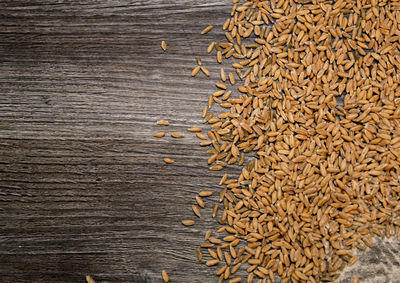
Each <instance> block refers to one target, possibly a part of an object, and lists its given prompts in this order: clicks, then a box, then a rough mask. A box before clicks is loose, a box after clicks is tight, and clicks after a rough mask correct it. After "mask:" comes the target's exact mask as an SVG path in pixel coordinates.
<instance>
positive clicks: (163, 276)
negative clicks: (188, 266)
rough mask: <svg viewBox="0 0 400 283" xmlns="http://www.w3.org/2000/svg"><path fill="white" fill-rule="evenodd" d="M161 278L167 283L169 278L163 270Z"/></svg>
mask: <svg viewBox="0 0 400 283" xmlns="http://www.w3.org/2000/svg"><path fill="white" fill-rule="evenodd" d="M161 276H162V279H163V280H164V282H165V283H168V280H169V277H168V274H167V272H166V271H165V270H162V271H161Z"/></svg>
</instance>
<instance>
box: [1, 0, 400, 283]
mask: <svg viewBox="0 0 400 283" xmlns="http://www.w3.org/2000/svg"><path fill="white" fill-rule="evenodd" d="M230 7H231V4H230V1H226V0H224V1H218V0H206V1H183V0H173V1H166V0H164V1H161V0H153V1H142V0H135V1H123V0H119V1H118V0H114V1H106V0H86V1H84V0H80V1H62V0H59V1H54V0H51V1H50V0H42V1H28V0H24V1H22V0H21V1H14V0H12V1H11V0H4V1H1V4H0V8H1V9H0V14H1V16H0V27H1V29H0V33H1V36H0V56H1V59H0V97H1V98H0V157H1V159H0V203H1V206H0V278H1V279H0V281H1V282H60V283H61V282H84V281H85V280H84V276H85V275H86V274H91V275H92V276H93V277H94V279H95V280H96V282H161V270H162V269H166V270H167V271H168V273H169V274H170V278H171V282H216V277H215V275H214V272H215V271H214V268H207V267H205V265H204V264H199V263H197V260H196V256H195V250H196V248H197V247H198V245H199V244H201V243H202V238H203V236H204V232H205V231H206V230H207V229H208V228H211V229H215V228H216V227H218V224H216V222H215V220H214V219H212V218H211V210H212V206H213V204H214V203H215V202H216V201H217V198H218V196H217V195H218V192H219V191H220V190H221V187H220V186H217V183H218V181H219V178H220V177H221V175H222V173H224V172H228V173H229V174H231V175H234V174H237V172H238V170H239V169H238V168H230V169H228V170H226V171H224V172H210V171H209V170H208V167H207V163H206V161H207V155H206V154H205V149H204V148H200V147H199V145H198V143H199V141H198V140H197V139H196V138H195V137H194V135H193V134H190V133H188V132H186V136H185V138H184V139H179V140H176V139H172V138H171V137H170V136H167V137H164V138H162V139H157V138H154V137H153V134H154V133H155V132H156V131H158V130H161V129H166V130H167V131H168V132H169V133H170V132H171V131H172V130H180V131H186V129H187V128H188V127H190V126H199V125H200V126H203V127H204V129H207V127H206V126H205V125H204V124H202V119H201V117H200V113H201V110H202V108H203V106H204V105H205V103H206V101H207V97H208V95H209V94H210V93H211V92H213V91H214V90H215V86H214V84H215V82H217V80H218V77H219V76H218V73H219V68H220V66H219V64H218V63H216V61H215V57H214V56H207V52H206V49H207V46H208V44H209V43H210V41H212V40H215V41H218V40H222V39H223V37H224V35H223V31H222V30H221V29H220V26H221V25H222V23H223V21H224V20H225V18H227V17H229V13H230ZM209 24H212V25H214V26H215V27H216V28H214V30H213V31H212V32H210V33H209V34H207V35H205V36H202V35H200V31H201V30H202V29H203V28H204V27H206V26H207V25H209ZM161 40H165V41H166V42H167V44H168V51H167V52H165V53H164V52H162V50H161V48H160V42H161ZM195 55H200V56H201V58H202V61H203V64H204V65H205V66H206V67H207V68H208V69H209V70H210V71H211V77H210V78H206V77H205V76H204V75H203V74H200V75H199V76H198V77H196V78H192V77H191V76H190V72H191V69H192V68H193V67H194V66H195V64H196V62H195ZM224 66H229V62H226V64H225V65H224ZM159 119H167V120H169V121H170V124H171V125H170V126H169V127H165V128H163V127H162V126H157V125H155V121H157V120H159ZM163 157H171V158H173V159H175V163H174V164H172V165H166V164H164V162H163V161H162V159H163ZM201 189H210V190H212V191H213V192H215V193H214V196H213V197H211V198H210V199H209V200H207V202H206V209H204V210H202V214H203V217H202V218H201V219H199V220H198V221H197V224H196V225H195V226H193V227H192V228H185V227H183V226H182V224H180V221H181V220H182V219H183V218H190V219H195V216H194V215H193V213H192V212H191V209H190V206H191V204H192V203H193V202H194V201H193V199H194V197H195V196H196V194H197V193H198V192H199V191H200V190H201ZM378 242H379V244H378V245H377V246H376V247H374V248H373V249H372V251H370V252H369V253H365V254H362V255H361V259H360V263H358V264H357V265H356V266H355V267H354V268H352V269H351V270H346V272H345V274H344V275H343V276H342V277H341V278H342V279H341V280H340V282H350V280H351V278H352V277H353V276H358V277H360V279H361V282H382V283H383V282H399V280H400V279H399V278H400V277H399V273H400V266H399V265H400V261H399V256H398V255H399V252H398V250H399V248H400V245H399V243H398V242H396V241H384V242H381V241H380V240H378Z"/></svg>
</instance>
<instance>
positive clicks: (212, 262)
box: [206, 259, 219, 266]
mask: <svg viewBox="0 0 400 283" xmlns="http://www.w3.org/2000/svg"><path fill="white" fill-rule="evenodd" d="M218 263H219V260H218V259H211V260H208V261H207V262H206V265H207V266H214V265H217V264H218Z"/></svg>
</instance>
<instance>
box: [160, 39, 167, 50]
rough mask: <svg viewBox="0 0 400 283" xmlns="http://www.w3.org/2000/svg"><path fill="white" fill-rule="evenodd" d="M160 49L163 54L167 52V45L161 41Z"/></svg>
mask: <svg viewBox="0 0 400 283" xmlns="http://www.w3.org/2000/svg"><path fill="white" fill-rule="evenodd" d="M161 48H162V50H164V52H165V51H167V43H166V42H165V41H164V40H163V41H161Z"/></svg>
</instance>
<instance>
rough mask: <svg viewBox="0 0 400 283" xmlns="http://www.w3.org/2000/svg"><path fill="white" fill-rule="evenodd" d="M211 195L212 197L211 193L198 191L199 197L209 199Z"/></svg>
mask: <svg viewBox="0 0 400 283" xmlns="http://www.w3.org/2000/svg"><path fill="white" fill-rule="evenodd" d="M211 195H212V192H211V191H200V192H199V196H201V197H209V196H211Z"/></svg>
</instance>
